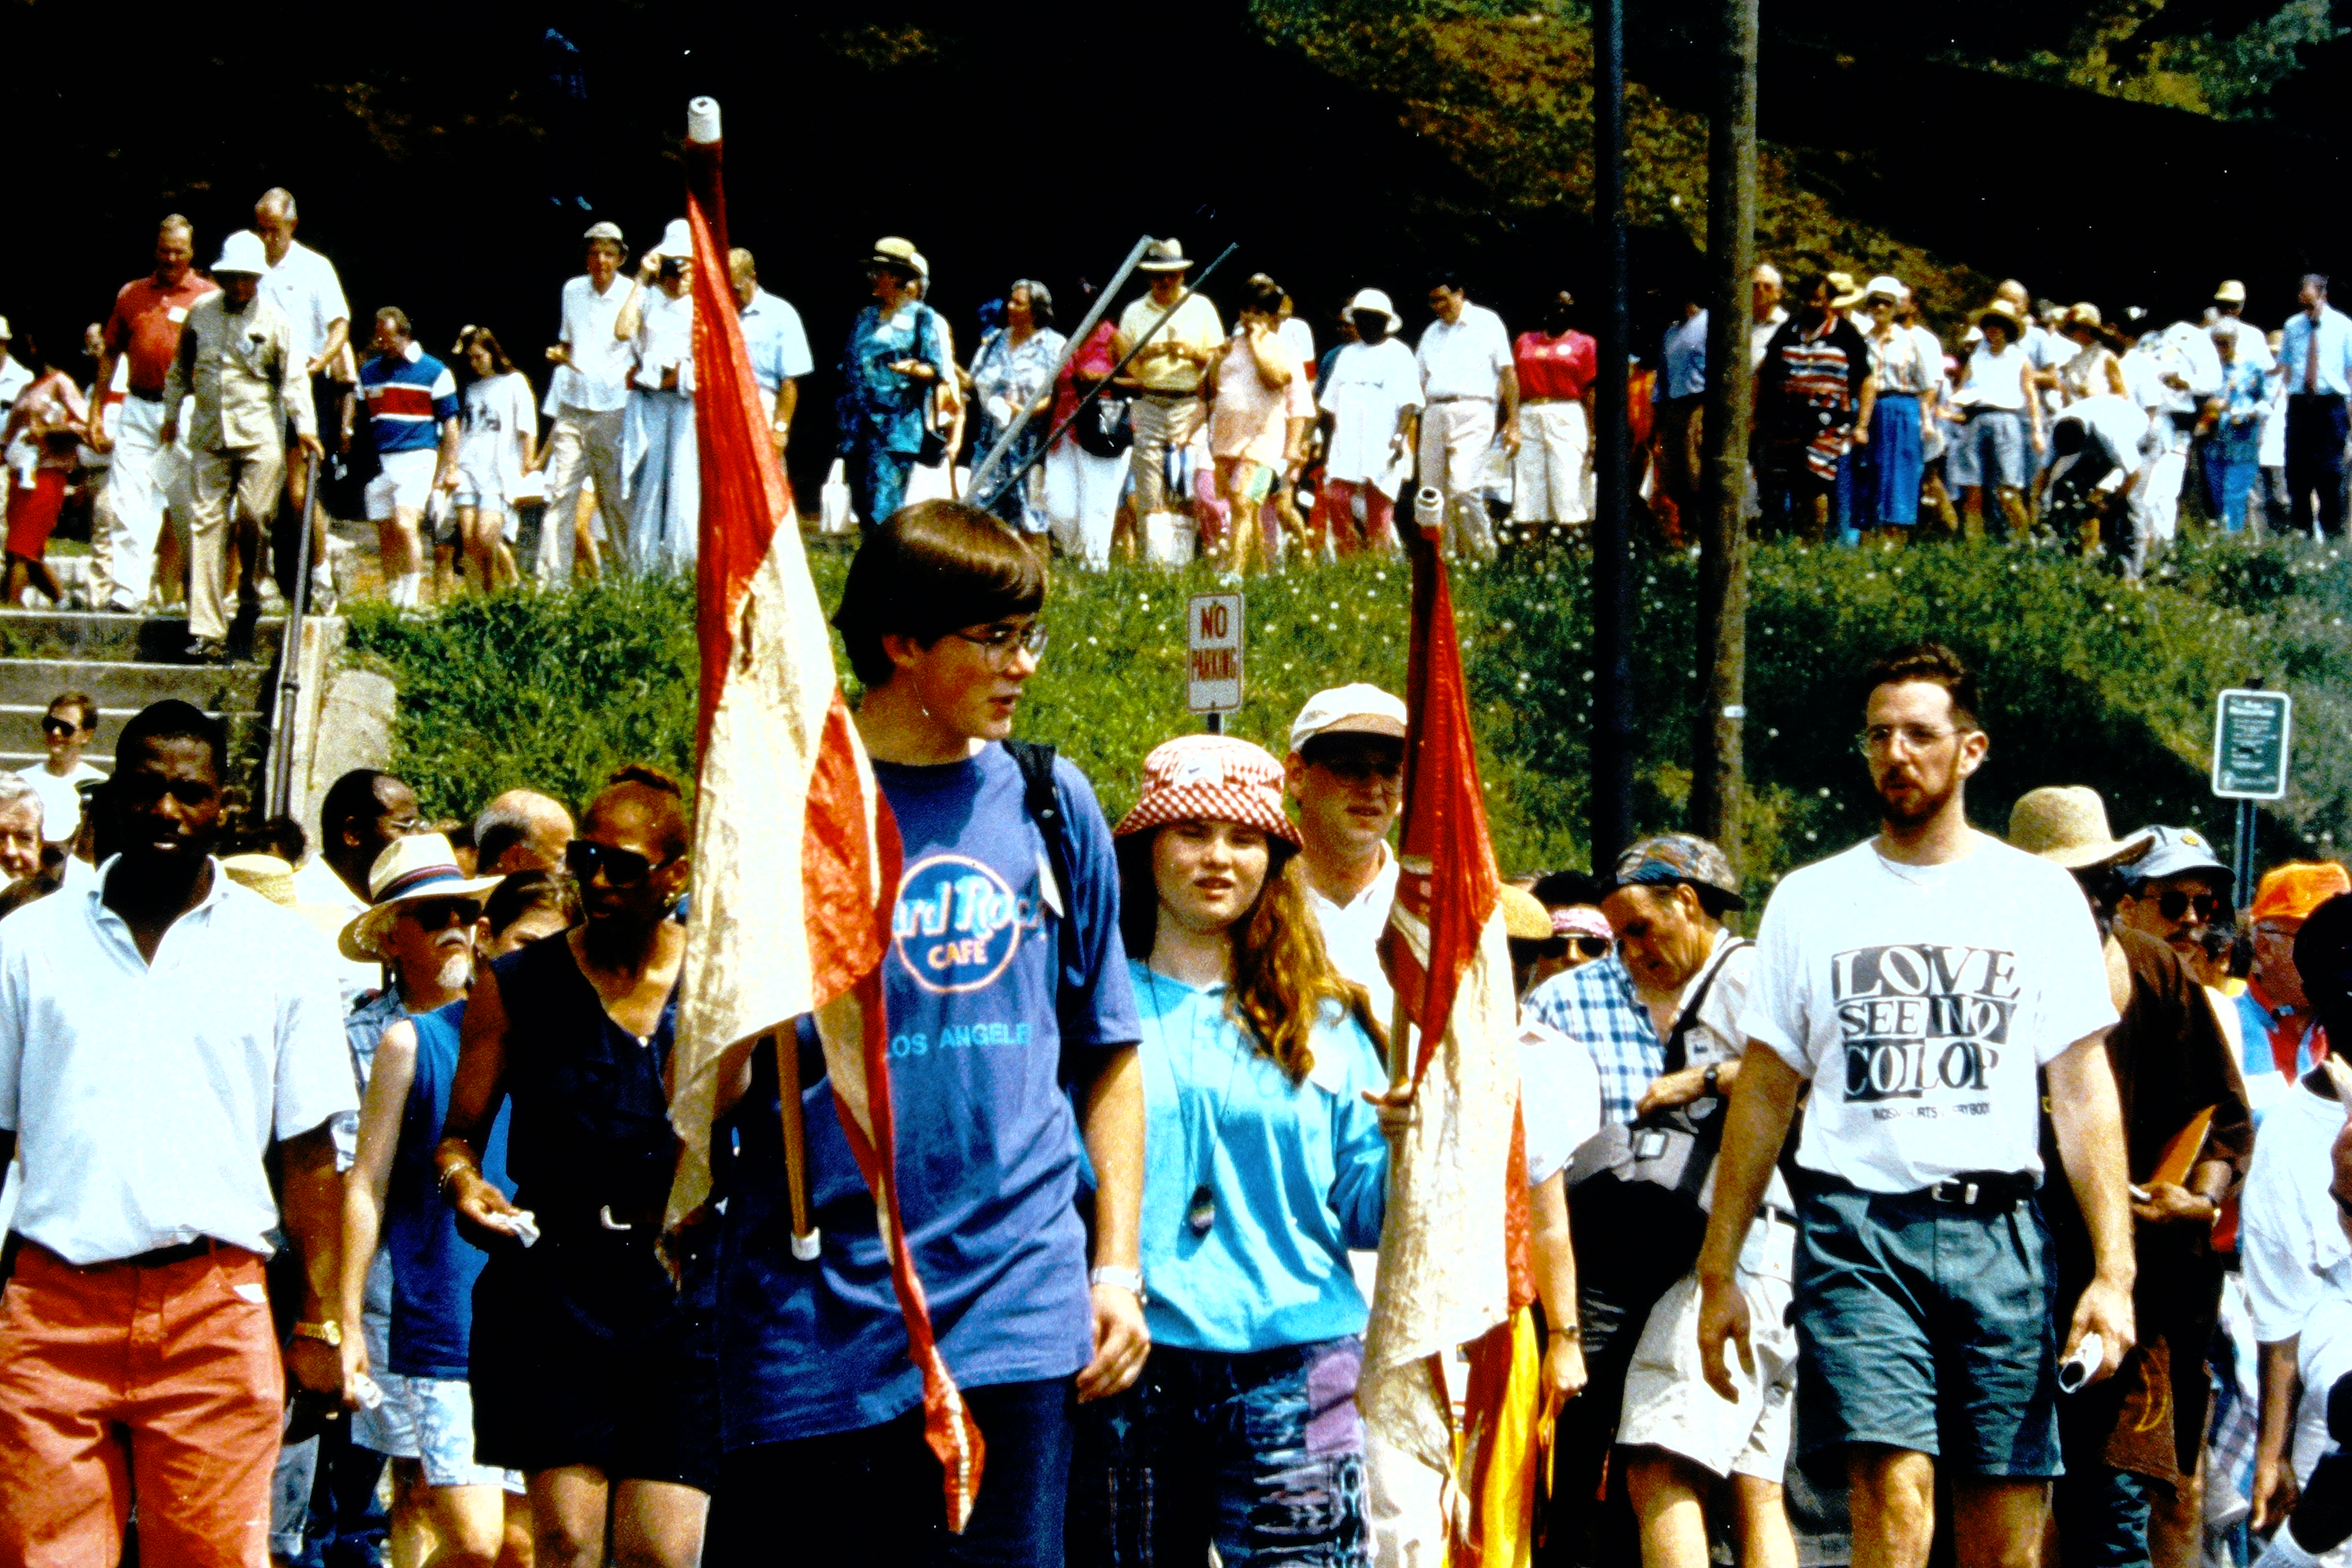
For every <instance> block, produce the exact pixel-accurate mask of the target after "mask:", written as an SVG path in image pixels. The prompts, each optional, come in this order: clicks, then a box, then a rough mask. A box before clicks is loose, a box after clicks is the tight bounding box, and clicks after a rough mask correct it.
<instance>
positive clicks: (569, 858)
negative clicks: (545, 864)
mask: <svg viewBox="0 0 2352 1568" xmlns="http://www.w3.org/2000/svg"><path fill="white" fill-rule="evenodd" d="M563 864H564V867H565V868H566V869H568V870H569V871H570V872H571V873H572V879H573V880H574V881H577V882H579V883H580V884H582V885H583V887H584V886H585V885H587V884H588V883H590V882H593V881H594V880H595V879H596V873H597V872H598V871H602V872H604V881H605V885H606V886H608V887H614V888H635V887H637V886H640V885H641V884H643V883H644V881H645V879H646V878H648V877H650V876H652V875H653V874H654V873H655V872H656V870H658V869H660V867H657V866H656V865H655V864H654V863H653V862H652V861H650V860H648V859H646V858H645V857H644V856H642V855H640V854H638V853H637V852H636V851H635V850H634V849H622V848H619V847H615V846H614V845H610V844H598V843H596V842H595V841H594V840H593V839H587V838H575V839H573V840H572V842H571V843H569V844H567V845H565V846H564V847H563ZM668 864H669V862H668V861H667V860H665V861H663V862H662V865H663V866H667V865H668Z"/></svg>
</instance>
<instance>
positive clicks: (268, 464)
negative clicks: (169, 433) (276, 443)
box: [188, 447, 286, 642]
mask: <svg viewBox="0 0 2352 1568" xmlns="http://www.w3.org/2000/svg"><path fill="white" fill-rule="evenodd" d="M188 468H189V474H188V479H189V487H190V489H192V490H193V491H194V505H193V506H192V507H191V508H190V510H191V511H192V512H193V513H194V515H193V516H191V517H190V518H189V520H188V635H189V636H191V637H202V638H205V639H207V640H209V641H212V642H220V641H224V640H226V637H228V610H227V597H228V538H229V522H230V513H229V508H230V506H231V504H232V503H234V505H235V506H236V515H237V516H238V517H240V518H243V519H244V520H246V521H249V522H252V523H253V524H255V525H256V526H257V528H259V529H260V531H261V533H262V537H263V538H265V539H266V538H268V533H269V524H270V521H272V520H273V519H274V518H276V516H277V515H278V493H279V492H280V491H281V490H282V489H284V488H285V485H286V452H285V448H283V447H247V448H243V449H240V450H236V451H228V452H194V453H191V454H190V455H189V465H188Z"/></svg>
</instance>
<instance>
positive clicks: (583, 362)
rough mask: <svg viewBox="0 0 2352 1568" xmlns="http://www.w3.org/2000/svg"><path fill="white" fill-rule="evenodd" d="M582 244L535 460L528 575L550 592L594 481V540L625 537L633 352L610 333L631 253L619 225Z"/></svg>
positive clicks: (567, 576) (567, 571) (603, 227)
mask: <svg viewBox="0 0 2352 1568" xmlns="http://www.w3.org/2000/svg"><path fill="white" fill-rule="evenodd" d="M584 238H585V239H586V241H587V244H588V259H587V271H586V272H585V273H584V274H583V276H581V277H578V278H574V279H572V280H571V281H570V282H568V283H566V284H565V285H564V286H563V325H562V331H560V332H559V333H558V334H557V337H556V342H555V346H554V347H552V348H551V349H549V350H548V351H547V357H548V358H549V359H550V360H552V361H553V362H554V363H555V367H556V368H555V379H554V380H553V381H552V382H551V383H549V384H548V388H547V401H546V402H545V403H544V404H542V405H541V409H540V411H541V413H543V414H545V415H546V416H547V417H548V420H549V425H548V432H547V445H546V446H544V447H541V448H540V459H539V460H540V462H541V464H542V465H544V466H545V468H546V469H547V505H546V507H545V508H544V509H543V511H542V516H543V518H544V520H545V521H542V522H541V524H540V535H539V549H538V551H537V552H536V556H535V565H534V567H533V570H534V571H535V572H536V573H537V574H538V576H539V580H540V582H541V583H542V584H547V585H549V586H551V587H562V585H564V584H568V583H570V582H571V581H572V551H573V549H574V547H575V541H574V537H573V524H572V519H573V518H574V517H576V516H577V515H578V513H579V508H580V491H581V488H582V487H583V486H584V485H586V484H587V483H588V481H589V480H590V479H594V480H595V483H596V516H597V519H598V520H599V521H601V522H602V524H603V525H604V526H603V528H602V531H600V533H599V534H598V537H599V538H602V539H605V540H611V541H614V542H617V541H620V540H624V539H626V538H627V537H628V536H629V535H628V521H627V514H626V512H625V511H624V510H622V506H621V424H622V416H623V415H624V414H625V412H626V410H627V408H628V406H629V369H630V364H631V359H630V351H631V347H632V345H631V344H630V343H629V342H626V341H625V340H624V339H622V338H621V337H620V336H619V335H618V334H617V333H616V332H614V330H613V329H614V322H616V321H619V320H620V319H621V307H622V306H623V305H625V304H627V303H628V302H629V289H628V286H627V285H625V284H624V283H623V282H621V280H620V278H621V263H622V261H624V260H625V259H626V258H627V256H628V249H627V247H626V245H625V242H624V241H623V239H622V237H621V226H620V225H618V224H614V223H594V224H591V225H589V226H588V232H587V234H586V235H585V236H584Z"/></svg>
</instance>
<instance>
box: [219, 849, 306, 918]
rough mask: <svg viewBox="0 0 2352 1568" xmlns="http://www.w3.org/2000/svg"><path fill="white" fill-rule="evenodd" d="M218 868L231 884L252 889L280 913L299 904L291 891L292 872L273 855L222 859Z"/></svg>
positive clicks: (227, 856) (292, 887)
mask: <svg viewBox="0 0 2352 1568" xmlns="http://www.w3.org/2000/svg"><path fill="white" fill-rule="evenodd" d="M220 868H221V869H222V870H224V871H226V872H227V873H228V879H229V880H230V881H232V882H235V883H236V884H237V885H238V886H240V887H245V888H250V889H253V890H254V891H255V892H257V893H259V894H260V895H261V896H262V897H263V898H265V899H268V900H269V901H270V902H271V903H273V904H276V905H277V906H278V908H279V909H282V910H290V909H292V908H293V907H294V906H295V905H296V904H299V903H300V902H301V901H302V900H301V898H300V895H299V894H298V893H296V892H295V890H294V868H293V867H291V866H289V865H288V864H287V863H286V862H285V861H283V860H280V859H279V858H278V857H277V856H275V855H224V856H222V857H221V863H220Z"/></svg>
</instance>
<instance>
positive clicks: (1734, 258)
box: [1690, 0, 1756, 864]
mask: <svg viewBox="0 0 2352 1568" xmlns="http://www.w3.org/2000/svg"><path fill="white" fill-rule="evenodd" d="M1722 16H1723V27H1722V33H1721V37H1720V39H1719V42H1718V44H1717V51H1718V52H1717V58H1716V71H1717V80H1716V96H1715V103H1714V119H1713V121H1711V123H1710V126H1709V129H1708V132H1707V142H1706V268H1707V281H1708V285H1709V287H1708V289H1707V318H1706V321H1707V331H1706V368H1707V378H1706V429H1705V432H1704V437H1705V447H1704V450H1703V458H1704V465H1705V472H1704V479H1703V489H1704V498H1703V500H1702V502H1701V510H1700V512H1699V518H1698V525H1699V529H1698V531H1699V543H1700V553H1699V567H1698V633H1699V645H1700V647H1699V651H1700V654H1701V657H1702V658H1704V660H1705V664H1704V666H1703V672H1702V676H1701V679H1703V680H1704V682H1705V686H1704V688H1703V689H1702V690H1701V692H1700V697H1699V705H1698V722H1697V726H1696V735H1695V736H1694V737H1693V739H1694V742H1696V744H1695V747H1694V751H1695V752H1696V754H1695V756H1694V758H1693V765H1692V769H1691V773H1692V778H1691V811H1690V815H1691V826H1692V827H1693V829H1695V830H1696V832H1698V833H1699V834H1701V835H1702V836H1704V837H1708V838H1712V839H1714V840H1715V841H1716V842H1717V844H1719V845H1721V846H1722V847H1723V849H1724V851H1725V853H1727V854H1728V855H1730V856H1731V857H1732V858H1733V860H1734V863H1735V864H1736V863H1737V862H1738V854H1739V848H1738V837H1739V815H1740V797H1741V795H1742V794H1743V792H1744V790H1745V788H1746V783H1745V779H1744V777H1743V770H1742V766H1741V759H1740V734H1741V730H1742V727H1743V726H1744V724H1745V722H1746V721H1747V718H1748V709H1747V701H1748V695H1747V693H1748V524H1747V520H1746V519H1745V518H1744V517H1743V516H1741V511H1742V510H1743V506H1744V503H1745V501H1746V500H1747V458H1748V426H1749V424H1750V423H1751V421H1752V418H1753V416H1754V413H1755V405H1756V387H1755V382H1754V381H1753V379H1752V378H1751V377H1750V376H1749V374H1748V322H1749V316H1750V304H1749V301H1750V291H1751V289H1753V288H1754V281H1753V276H1752V275H1753V273H1754V271H1755V267H1756V244H1755V234H1756V0H1722Z"/></svg>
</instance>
